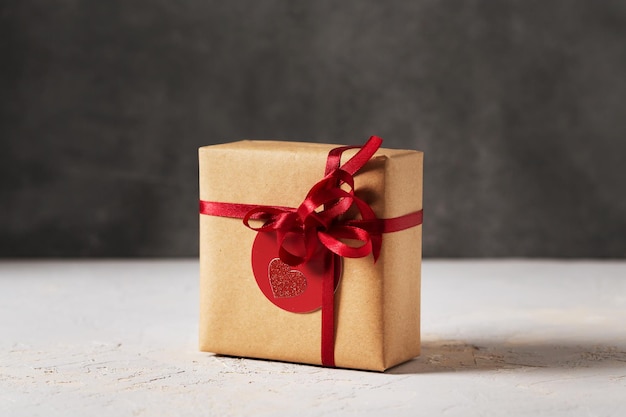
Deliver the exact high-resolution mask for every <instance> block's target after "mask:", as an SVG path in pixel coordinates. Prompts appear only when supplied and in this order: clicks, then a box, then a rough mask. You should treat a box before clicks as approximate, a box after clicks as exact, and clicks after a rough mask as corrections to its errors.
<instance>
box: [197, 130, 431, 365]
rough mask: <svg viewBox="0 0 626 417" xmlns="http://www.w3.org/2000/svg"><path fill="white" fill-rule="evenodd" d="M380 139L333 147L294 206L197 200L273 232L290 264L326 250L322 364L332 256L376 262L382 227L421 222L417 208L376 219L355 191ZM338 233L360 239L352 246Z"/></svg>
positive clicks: (329, 319)
mask: <svg viewBox="0 0 626 417" xmlns="http://www.w3.org/2000/svg"><path fill="white" fill-rule="evenodd" d="M381 144H382V139H381V138H379V137H378V136H372V137H370V138H369V140H368V141H367V142H366V143H365V144H364V145H363V146H361V147H359V146H342V147H338V148H334V149H332V150H331V151H330V152H329V154H328V159H327V161H326V170H325V176H324V178H322V179H321V180H320V181H318V182H317V183H316V184H315V185H314V186H313V187H311V189H310V191H309V192H308V194H307V195H306V197H305V199H304V201H303V202H302V203H301V204H300V206H298V207H297V208H292V207H281V206H258V205H251V204H237V203H221V202H212V201H203V200H200V213H201V214H207V215H212V216H222V217H234V218H240V219H243V223H244V224H245V225H246V226H247V227H249V228H250V229H252V230H255V231H257V232H259V233H268V232H271V233H276V235H277V237H278V242H279V244H280V248H279V257H280V259H281V260H282V261H283V262H285V263H287V264H289V265H300V264H302V263H306V262H307V261H308V260H310V259H311V257H312V256H313V255H314V254H315V253H316V252H317V251H318V250H319V248H320V245H321V246H323V247H324V248H326V249H327V250H328V252H327V256H326V271H325V274H324V281H323V287H322V349H321V350H322V364H323V365H325V366H335V358H334V339H335V314H334V305H335V302H334V290H335V282H336V280H337V279H338V276H336V275H338V271H339V270H340V269H339V268H337V265H338V264H337V262H338V260H337V259H336V258H337V257H338V256H341V257H348V258H362V257H365V256H367V255H369V254H370V253H372V255H373V258H374V262H376V260H377V259H378V257H379V255H380V249H381V246H382V234H383V233H391V232H396V231H400V230H404V229H408V228H410V227H413V226H417V225H419V224H421V223H422V210H419V211H416V212H413V213H410V214H407V215H404V216H400V217H395V218H392V219H379V218H377V217H376V214H375V213H374V211H373V210H372V209H371V207H370V206H369V205H368V204H367V203H366V202H365V201H363V200H362V199H360V198H359V197H357V196H356V195H355V189H354V175H355V174H356V173H357V172H358V171H359V170H360V169H361V168H362V167H363V166H364V165H365V164H366V163H367V161H369V160H370V159H371V158H372V156H373V155H374V153H376V151H377V150H378V148H380V145H381ZM354 148H360V149H359V151H358V152H357V153H356V154H355V155H354V156H353V157H352V158H350V159H349V160H348V161H346V163H344V164H343V165H340V163H341V155H342V153H343V152H344V151H346V150H348V149H354ZM353 207H354V208H356V213H357V215H358V216H357V217H360V218H359V219H347V218H345V216H344V215H345V214H346V213H347V212H348V210H350V209H351V208H353ZM353 210H354V209H353ZM251 219H261V220H265V223H264V224H263V225H262V226H260V227H253V226H251V225H250V220H251ZM287 239H289V241H290V242H293V241H294V240H296V241H299V242H300V244H299V245H295V246H296V247H300V248H302V251H301V252H300V253H293V252H292V251H290V250H288V249H287V248H286V247H285V242H286V240H287ZM341 239H350V240H354V241H357V242H360V243H359V244H358V245H356V246H351V245H349V244H347V243H345V242H343V241H342V240H341ZM290 247H293V244H292V246H290ZM292 250H293V249H292ZM333 254H334V255H333Z"/></svg>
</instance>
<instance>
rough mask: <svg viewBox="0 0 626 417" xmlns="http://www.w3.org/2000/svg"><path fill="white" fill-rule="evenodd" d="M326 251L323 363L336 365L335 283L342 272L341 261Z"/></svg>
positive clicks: (323, 301) (323, 287) (323, 283)
mask: <svg viewBox="0 0 626 417" xmlns="http://www.w3.org/2000/svg"><path fill="white" fill-rule="evenodd" d="M337 258H338V256H337V255H335V254H334V253H331V252H327V253H326V259H325V262H326V268H325V272H324V278H323V282H322V365H324V366H329V367H333V368H334V367H335V284H336V283H337V281H338V280H339V274H340V273H341V261H340V260H339V259H337Z"/></svg>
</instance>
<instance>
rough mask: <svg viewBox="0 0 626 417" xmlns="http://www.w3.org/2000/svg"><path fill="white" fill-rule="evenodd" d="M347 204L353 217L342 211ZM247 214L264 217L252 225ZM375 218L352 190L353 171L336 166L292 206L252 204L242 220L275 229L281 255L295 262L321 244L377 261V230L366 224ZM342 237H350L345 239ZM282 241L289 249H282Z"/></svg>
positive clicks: (259, 229) (306, 258) (262, 228)
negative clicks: (300, 201) (348, 241)
mask: <svg viewBox="0 0 626 417" xmlns="http://www.w3.org/2000/svg"><path fill="white" fill-rule="evenodd" d="M368 159H369V158H368ZM350 209H353V210H354V211H355V214H354V215H355V216H356V217H358V219H356V220H354V219H350V220H349V219H347V218H345V217H344V215H345V214H346V213H347V212H348V211H349V210H350ZM350 217H353V216H350ZM251 219H263V220H265V223H264V224H263V225H262V226H260V227H254V226H252V225H251V224H250V220H251ZM376 220H377V217H376V214H374V211H373V210H372V209H371V207H370V206H369V204H367V203H366V202H365V201H363V200H362V199H361V198H359V197H358V196H357V195H356V194H355V190H354V176H353V175H352V174H351V173H350V172H347V171H345V170H343V169H341V168H335V169H333V170H332V171H331V172H330V173H328V174H327V175H326V176H325V177H324V178H322V179H321V180H320V181H318V182H317V183H316V184H315V185H313V187H311V189H310V190H309V192H308V193H307V195H306V197H305V199H304V201H303V202H302V203H301V204H300V205H299V206H298V207H297V208H295V209H293V208H288V207H276V206H256V207H254V208H252V209H251V210H249V211H248V212H247V213H246V215H245V216H244V218H243V223H244V224H245V225H246V226H247V227H249V228H250V229H252V230H255V231H257V232H261V233H264V232H272V233H276V235H277V238H278V243H279V253H278V255H279V257H280V259H281V260H282V261H283V262H285V263H286V264H288V265H292V266H296V265H300V264H302V263H306V262H307V261H309V260H310V259H311V258H312V257H313V256H314V255H315V253H316V252H317V251H318V250H319V248H320V247H324V248H326V249H327V250H329V251H330V252H333V253H335V254H337V255H339V256H342V257H348V258H362V257H365V256H367V255H369V254H370V253H372V254H373V256H374V261H376V260H377V259H378V256H379V254H380V247H381V245H382V235H381V233H380V232H379V231H378V232H377V231H374V232H372V231H370V230H368V229H367V228H366V227H367V226H366V225H367V224H370V223H373V222H376ZM344 239H347V240H350V241H352V242H354V243H346V242H344V241H343V240H344ZM287 242H289V245H288V246H289V248H291V249H287ZM294 248H295V249H294ZM294 252H295V253H294Z"/></svg>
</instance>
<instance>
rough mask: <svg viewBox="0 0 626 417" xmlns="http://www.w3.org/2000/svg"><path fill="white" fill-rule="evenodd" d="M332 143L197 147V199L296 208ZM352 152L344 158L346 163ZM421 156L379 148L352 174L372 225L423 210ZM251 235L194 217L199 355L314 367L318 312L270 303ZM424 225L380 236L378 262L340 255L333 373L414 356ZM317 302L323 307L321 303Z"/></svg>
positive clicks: (230, 223)
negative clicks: (196, 224) (197, 252)
mask: <svg viewBox="0 0 626 417" xmlns="http://www.w3.org/2000/svg"><path fill="white" fill-rule="evenodd" d="M337 146H338V145H328V144H317V143H298V142H277V141H240V142H233V143H228V144H221V145H212V146H205V147H202V148H200V149H199V162H200V171H199V172H200V200H205V201H217V202H228V203H241V204H255V205H268V206H286V207H298V206H299V205H300V203H302V200H303V199H304V198H305V196H306V194H307V192H308V191H309V189H310V188H311V187H312V186H313V185H314V184H315V183H316V182H318V181H319V180H320V179H321V178H322V177H323V176H324V168H325V166H326V158H327V156H328V152H329V151H330V150H331V149H333V148H335V147H337ZM355 153H356V150H349V151H346V152H344V154H343V156H342V161H346V160H348V159H349V158H350V157H351V156H352V155H354V154H355ZM422 172H423V153H422V152H418V151H408V150H393V149H385V148H381V149H379V150H378V151H377V152H376V154H375V155H374V156H373V157H372V158H371V159H370V161H368V162H367V163H366V165H365V166H364V167H363V168H362V169H361V170H360V171H359V172H357V173H356V175H355V176H354V179H355V190H356V194H357V195H358V196H359V197H361V198H362V199H363V200H365V201H366V202H367V203H368V204H369V205H370V207H371V208H372V209H373V210H374V212H375V213H376V216H377V217H378V218H392V217H397V216H402V215H405V214H407V213H411V212H415V211H418V210H421V209H422ZM256 233H257V232H255V231H253V230H251V229H249V228H247V227H245V226H244V225H243V223H242V220H241V219H234V218H226V217H218V216H209V215H200V350H202V351H207V352H214V353H218V354H225V355H233V356H243V357H252V358H263V359H274V360H280V361H288V362H301V363H308V364H316V365H320V364H321V363H322V361H321V354H320V346H321V311H320V310H317V311H314V312H311V313H291V312H288V311H285V310H282V309H280V308H279V307H277V306H275V305H274V304H273V303H272V302H270V301H269V300H268V299H267V298H266V297H265V295H263V293H262V292H261V290H260V289H259V287H258V285H257V283H256V280H255V278H254V275H253V272H252V266H251V250H252V244H253V242H254V239H255V237H256ZM421 254H422V226H421V225H419V226H415V227H411V228H408V229H406V230H402V231H399V232H393V233H385V234H383V243H382V250H381V254H380V258H379V259H378V260H377V262H376V263H374V259H373V257H372V255H371V254H370V255H368V256H366V257H364V258H356V259H349V258H343V273H342V276H341V280H340V282H339V286H338V288H337V291H336V293H335V322H336V336H335V363H336V366H337V367H342V368H355V369H365V370H374V371H384V370H385V369H388V368H390V367H392V366H395V365H397V364H399V363H402V362H404V361H407V360H409V359H412V358H413V357H415V356H417V355H419V353H420V268H421V257H422V255H421ZM320 304H321V300H320Z"/></svg>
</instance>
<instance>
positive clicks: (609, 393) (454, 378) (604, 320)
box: [0, 260, 626, 417]
mask: <svg viewBox="0 0 626 417" xmlns="http://www.w3.org/2000/svg"><path fill="white" fill-rule="evenodd" d="M197 270H198V263H197V262H196V261H195V260H172V261H170V260H164V261H157V260H147V261H31V262H26V261H4V262H0V416H12V417H13V416H38V415H40V416H46V417H53V416H86V415H88V416H90V417H91V416H100V415H102V416H131V415H132V416H144V415H145V416H191V415H214V416H229V415H256V416H273V415H283V416H317V415H324V416H351V415H353V416H382V415H389V416H417V415H423V416H438V415H445V416H463V417H468V416H518V415H519V416H534V417H539V416H551V417H554V416H626V330H625V329H626V262H617V261H614V262H585V261H570V262H558V261H432V260H427V261H425V262H424V265H423V279H422V297H423V299H422V338H423V355H422V356H421V357H419V358H417V359H414V360H413V361H410V362H408V363H406V364H404V365H401V366H398V367H396V368H394V369H392V370H390V371H388V372H386V373H384V374H381V373H374V372H363V371H353V370H341V369H325V368H321V367H315V366H306V365H297V364H286V363H277V362H270V361H262V360H251V359H239V358H230V357H219V356H214V355H212V354H208V353H202V352H198V351H197V349H196V338H197V336H196V334H197V322H198V321H197V310H198V302H197V300H198V285H197V281H198V278H197V275H198V274H197Z"/></svg>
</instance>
